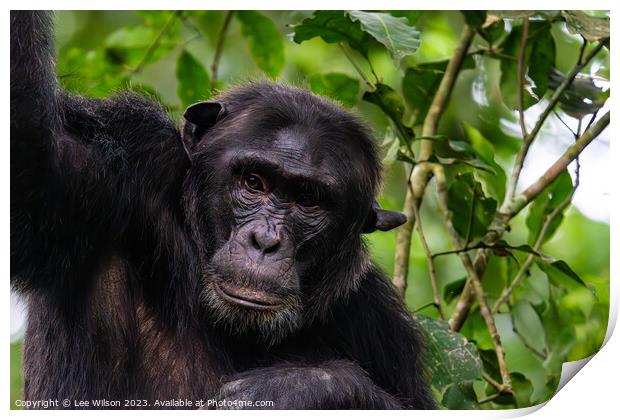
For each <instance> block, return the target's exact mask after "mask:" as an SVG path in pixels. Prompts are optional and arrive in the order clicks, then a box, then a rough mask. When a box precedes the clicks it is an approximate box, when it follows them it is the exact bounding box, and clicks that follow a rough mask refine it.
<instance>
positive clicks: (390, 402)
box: [206, 360, 402, 410]
mask: <svg viewBox="0 0 620 420" xmlns="http://www.w3.org/2000/svg"><path fill="white" fill-rule="evenodd" d="M217 400H218V401H219V406H218V407H206V408H214V409H225V410H231V409H232V410H234V409H399V408H402V406H401V405H400V403H399V402H398V400H396V398H394V397H392V396H391V395H389V394H388V393H387V392H385V391H384V390H382V389H381V388H379V387H378V386H377V385H375V384H374V383H373V382H372V381H371V380H370V378H369V377H368V375H367V374H366V373H365V372H364V371H363V370H362V369H361V368H360V367H359V366H358V365H356V364H355V363H352V362H349V361H343V360H336V361H329V362H326V363H322V364H320V365H315V366H309V365H296V364H292V363H287V364H280V365H275V366H272V367H268V368H261V369H254V370H249V371H246V372H242V373H240V374H237V375H235V376H234V377H233V378H232V379H231V381H230V382H227V383H225V384H224V385H223V386H222V388H221V389H220V392H219V394H218V395H217Z"/></svg>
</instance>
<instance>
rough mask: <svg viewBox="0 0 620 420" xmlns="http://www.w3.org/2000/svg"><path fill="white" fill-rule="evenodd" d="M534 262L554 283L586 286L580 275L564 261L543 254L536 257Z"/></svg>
mask: <svg viewBox="0 0 620 420" xmlns="http://www.w3.org/2000/svg"><path fill="white" fill-rule="evenodd" d="M536 263H537V264H538V267H540V269H541V270H542V271H544V272H545V274H547V276H548V277H549V280H550V281H551V282H552V283H553V284H555V285H560V284H566V285H574V284H575V283H576V284H578V285H581V286H584V287H587V286H586V284H585V282H584V281H583V280H582V279H581V277H579V275H577V273H575V272H574V271H573V269H572V268H570V266H569V265H568V264H567V263H566V262H565V261H562V260H556V259H555V258H551V257H548V256H545V257H543V258H537V260H536Z"/></svg>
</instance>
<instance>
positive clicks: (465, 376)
mask: <svg viewBox="0 0 620 420" xmlns="http://www.w3.org/2000/svg"><path fill="white" fill-rule="evenodd" d="M415 318H416V319H417V321H418V325H419V326H420V329H421V331H422V333H423V335H424V337H425V343H426V349H427V351H426V353H425V358H426V366H427V367H428V369H429V371H430V374H431V378H432V385H433V386H434V387H435V388H436V389H437V390H439V391H440V392H443V390H444V389H446V388H447V387H448V386H450V385H453V384H461V383H464V382H467V381H473V380H475V379H479V378H480V377H481V376H482V362H481V361H480V356H479V355H478V350H477V349H476V346H475V345H474V344H473V343H468V342H467V339H466V338H465V337H463V336H462V335H461V334H459V333H457V332H454V331H452V330H451V329H450V326H449V325H448V323H447V322H446V321H440V320H437V319H433V318H430V317H427V316H424V315H420V314H416V315H415Z"/></svg>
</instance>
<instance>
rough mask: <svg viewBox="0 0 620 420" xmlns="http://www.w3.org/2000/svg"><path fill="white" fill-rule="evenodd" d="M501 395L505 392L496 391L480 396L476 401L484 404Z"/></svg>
mask: <svg viewBox="0 0 620 420" xmlns="http://www.w3.org/2000/svg"><path fill="white" fill-rule="evenodd" d="M502 395H505V393H502V392H498V393H495V394H492V395H489V396H487V397H484V398H482V399H481V400H480V401H478V404H480V405H482V404H486V403H490V402H492V401H494V400H496V399H498V398H499V397H501V396H502Z"/></svg>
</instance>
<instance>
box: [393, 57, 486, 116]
mask: <svg viewBox="0 0 620 420" xmlns="http://www.w3.org/2000/svg"><path fill="white" fill-rule="evenodd" d="M447 65H448V60H443V61H437V62H431V63H423V64H419V65H417V66H414V67H410V68H408V69H407V71H406V72H405V77H404V78H403V82H402V90H403V96H404V98H405V101H407V104H408V105H409V107H410V108H411V110H412V111H413V113H414V114H415V122H414V125H418V124H421V123H422V122H423V121H424V118H426V114H427V113H428V109H429V107H430V106H431V102H432V101H433V97H434V96H435V92H436V91H437V88H438V87H439V83H440V82H441V79H442V78H443V75H444V73H445V71H446V67H447ZM474 67H475V62H474V59H473V58H472V57H471V56H468V57H467V58H466V59H465V61H464V62H463V66H462V69H472V68H474Z"/></svg>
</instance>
